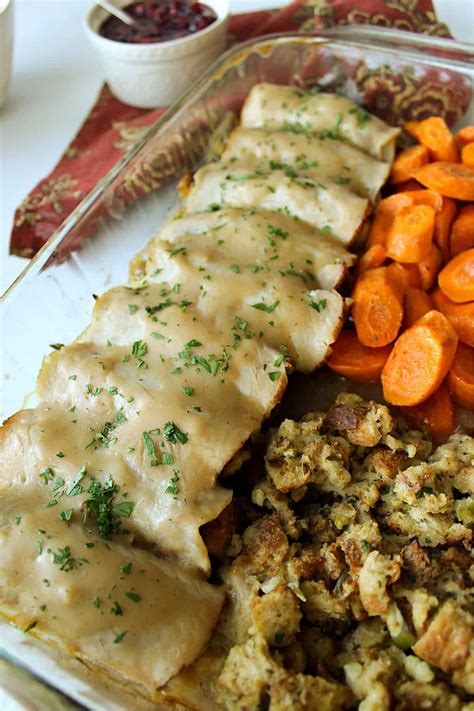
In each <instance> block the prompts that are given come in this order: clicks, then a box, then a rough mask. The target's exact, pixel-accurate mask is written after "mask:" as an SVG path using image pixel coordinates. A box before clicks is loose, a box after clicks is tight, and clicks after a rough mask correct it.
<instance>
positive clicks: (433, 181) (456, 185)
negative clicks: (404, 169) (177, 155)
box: [413, 161, 474, 200]
mask: <svg viewBox="0 0 474 711" xmlns="http://www.w3.org/2000/svg"><path fill="white" fill-rule="evenodd" d="M413 177H414V178H415V180H418V182H420V183H421V184H422V185H425V186H426V187H427V188H429V189H430V190H434V191H435V192H438V193H440V195H444V196H446V197H450V198H454V199H455V200H474V166H472V165H466V163H447V162H443V161H440V162H438V163H427V165H424V166H422V167H421V168H418V170H415V171H414V172H413Z"/></svg>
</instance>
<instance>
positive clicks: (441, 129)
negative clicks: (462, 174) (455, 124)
mask: <svg viewBox="0 0 474 711" xmlns="http://www.w3.org/2000/svg"><path fill="white" fill-rule="evenodd" d="M418 140H419V141H420V143H421V144H422V145H424V146H426V148H428V149H429V152H430V156H431V160H446V161H450V162H454V161H458V160H459V150H458V147H457V144H456V141H455V139H454V136H453V134H452V133H451V131H450V130H449V128H448V126H447V125H446V121H445V120H444V119H442V118H441V117H440V116H431V117H430V118H427V119H425V120H424V121H421V122H420V125H419V126H418Z"/></svg>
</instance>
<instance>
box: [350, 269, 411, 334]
mask: <svg viewBox="0 0 474 711" xmlns="http://www.w3.org/2000/svg"><path fill="white" fill-rule="evenodd" d="M352 298H353V304H352V316H353V318H354V323H355V327H356V331H357V336H358V338H359V341H360V342H361V343H362V345H364V346H368V347H369V348H380V347H381V346H386V345H387V344H388V343H391V342H392V341H393V340H394V339H395V338H396V337H397V333H398V331H399V330H400V325H401V323H402V316H403V309H402V303H401V301H402V300H401V296H400V294H399V292H398V290H397V288H396V287H395V285H394V284H393V283H392V281H391V279H390V277H389V276H388V274H387V268H386V267H379V268H378V269H370V271H368V272H365V273H364V274H362V275H361V276H360V277H359V279H358V280H357V282H356V285H355V289H354V292H353V294H352Z"/></svg>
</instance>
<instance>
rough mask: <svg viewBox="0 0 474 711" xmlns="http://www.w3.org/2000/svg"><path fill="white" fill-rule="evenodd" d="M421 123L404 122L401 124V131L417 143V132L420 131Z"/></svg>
mask: <svg viewBox="0 0 474 711" xmlns="http://www.w3.org/2000/svg"><path fill="white" fill-rule="evenodd" d="M420 123H421V121H405V123H404V124H403V129H404V130H405V131H406V132H407V133H408V135H409V136H411V137H412V138H414V139H415V141H418V140H419V139H418V132H419V129H420Z"/></svg>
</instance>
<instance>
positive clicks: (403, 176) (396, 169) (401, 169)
mask: <svg viewBox="0 0 474 711" xmlns="http://www.w3.org/2000/svg"><path fill="white" fill-rule="evenodd" d="M429 160H430V152H429V150H428V148H427V147H426V146H421V145H419V144H418V145H416V146H410V148H406V149H405V150H404V151H402V152H401V153H399V154H398V155H397V157H396V158H395V160H394V161H393V164H392V170H391V172H390V178H389V182H391V183H403V182H404V181H406V180H409V179H410V176H411V174H412V173H413V171H414V170H416V169H417V168H421V166H422V165H425V164H426V163H428V161H429Z"/></svg>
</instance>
